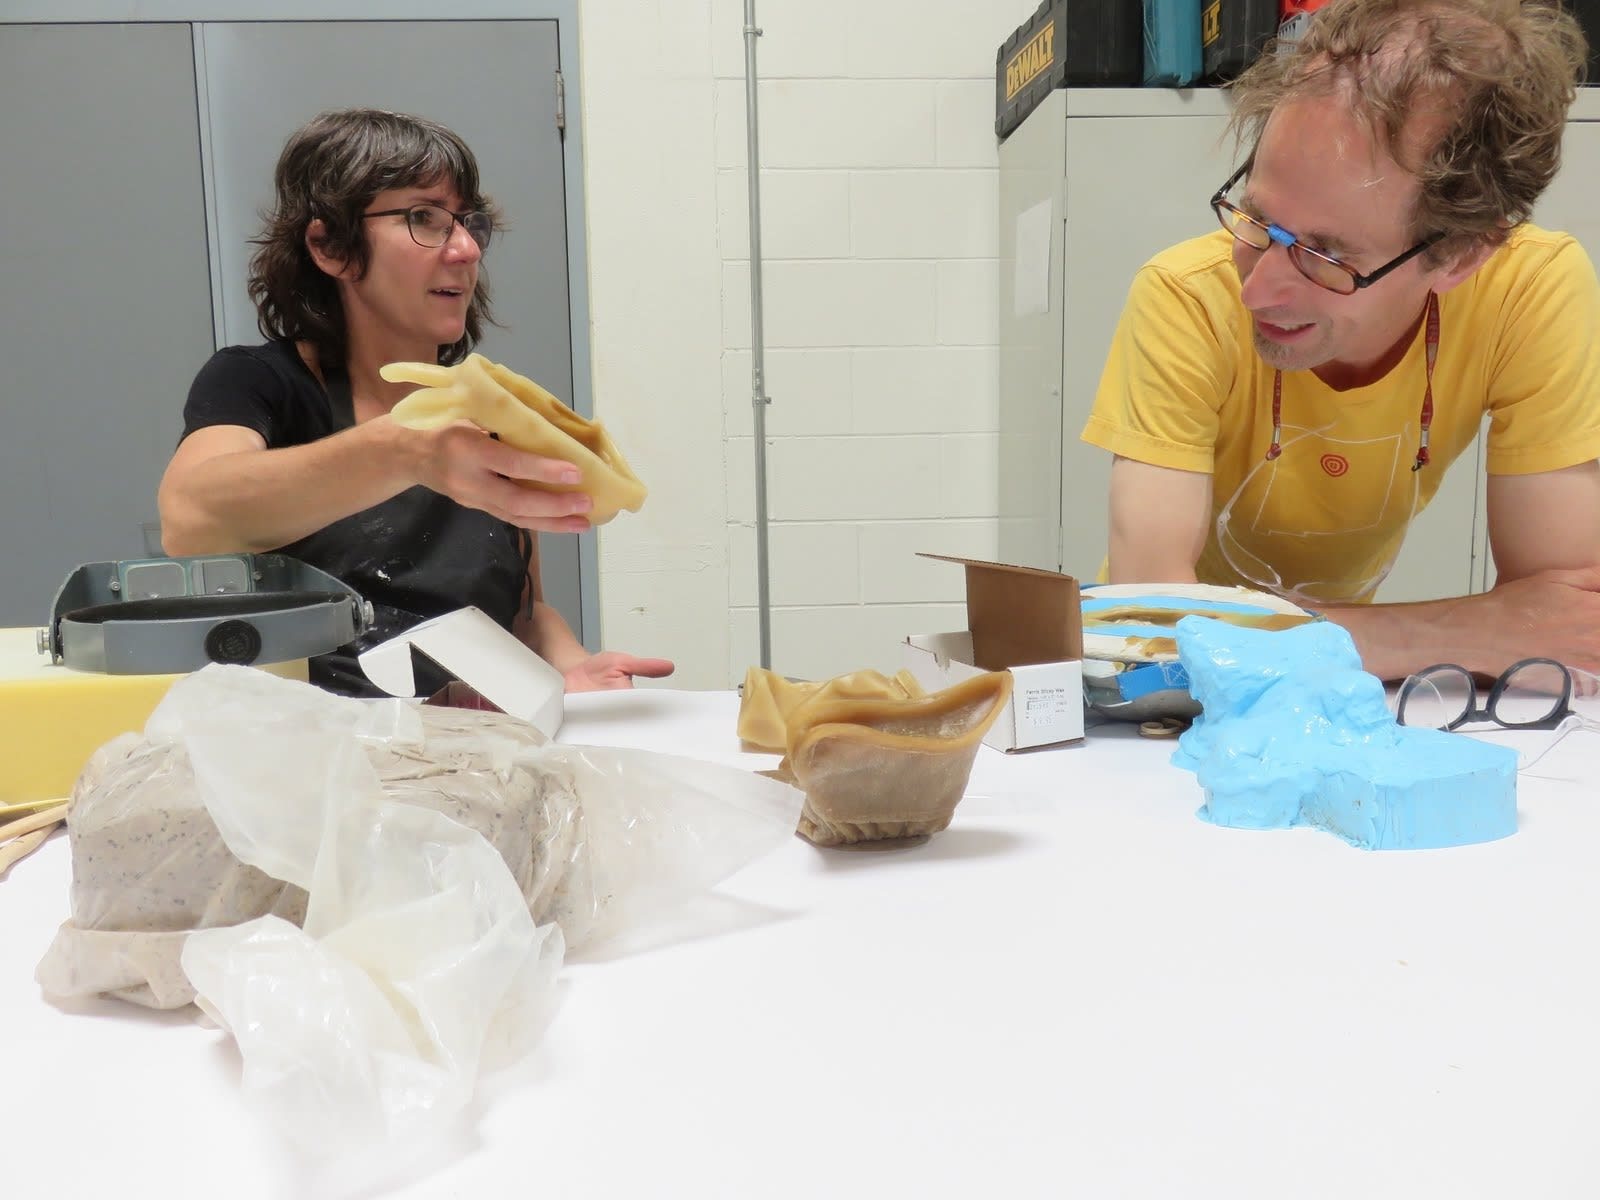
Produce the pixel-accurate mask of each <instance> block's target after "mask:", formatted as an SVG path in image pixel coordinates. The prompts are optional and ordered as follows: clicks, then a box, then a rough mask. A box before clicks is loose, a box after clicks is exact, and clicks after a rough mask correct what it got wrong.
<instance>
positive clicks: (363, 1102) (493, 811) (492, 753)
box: [39, 667, 801, 1150]
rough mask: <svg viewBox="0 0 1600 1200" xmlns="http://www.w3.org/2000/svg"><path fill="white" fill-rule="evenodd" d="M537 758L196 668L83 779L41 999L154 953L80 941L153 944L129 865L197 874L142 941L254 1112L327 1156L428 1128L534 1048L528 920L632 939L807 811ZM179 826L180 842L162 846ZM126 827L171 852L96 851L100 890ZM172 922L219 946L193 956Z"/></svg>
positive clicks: (728, 777)
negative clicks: (170, 976) (501, 1066)
mask: <svg viewBox="0 0 1600 1200" xmlns="http://www.w3.org/2000/svg"><path fill="white" fill-rule="evenodd" d="M440 721H444V722H446V723H447V724H450V723H461V722H465V723H467V724H468V725H469V726H471V728H472V730H473V732H472V734H471V737H470V740H471V741H472V742H473V743H474V748H473V749H472V750H471V751H470V752H468V751H466V750H464V749H463V748H462V744H461V743H456V742H452V740H451V738H450V737H448V736H446V737H443V738H442V739H440V740H442V741H443V742H444V743H449V744H452V745H455V746H456V749H457V750H458V751H459V752H460V754H462V755H464V756H465V757H466V758H468V759H470V760H471V761H470V765H467V766H463V764H462V763H460V762H457V763H454V764H452V763H450V762H449V761H447V760H448V759H449V755H448V754H444V755H441V754H439V753H437V752H436V751H437V747H435V746H434V745H433V741H434V740H435V739H432V738H430V726H432V725H433V724H434V723H436V722H440ZM484 722H487V724H483V723H484ZM452 727H453V726H452ZM433 732H437V730H436V729H435V730H433ZM538 739H539V735H538V734H537V733H535V732H533V731H531V729H530V728H529V727H527V726H524V725H522V724H521V723H520V722H512V721H511V720H510V719H509V718H505V717H503V716H500V715H498V714H483V713H462V712H451V711H449V710H445V711H443V712H441V713H439V714H435V713H434V712H433V711H432V710H419V709H416V708H413V707H410V706H407V705H403V704H399V703H397V702H376V703H374V702H369V701H356V700H345V699H342V698H337V697H330V696H327V695H325V694H324V693H321V692H318V691H316V690H315V689H313V688H310V687H308V686H306V685H303V684H297V683H292V682H289V681H285V680H278V679H275V678H273V677H270V676H265V675H262V674H260V673H258V672H252V671H248V670H245V669H243V668H236V667H209V668H207V669H206V670H205V671H202V672H200V673H199V674H197V675H195V676H192V677H190V678H189V679H186V680H184V681H181V682H180V683H179V684H177V685H176V686H175V687H174V688H173V689H172V691H171V692H170V693H169V694H168V697H167V699H166V700H164V701H163V703H162V705H161V706H160V707H159V708H158V709H157V711H156V713H155V714H154V715H153V716H152V718H151V721H150V724H149V726H147V730H146V734H145V737H144V738H143V739H125V740H123V741H122V742H121V743H120V744H119V745H118V746H115V747H108V748H107V749H108V753H107V754H106V755H105V756H104V757H103V759H101V760H97V765H96V770H95V771H93V772H86V776H85V783H84V785H83V786H81V787H80V789H79V793H78V796H77V798H76V800H75V802H74V803H75V812H74V817H73V821H72V826H71V836H72V837H73V839H74V875H75V878H74V893H73V894H74V913H73V918H72V919H71V920H69V921H68V922H67V924H66V925H64V926H63V928H62V930H61V932H60V933H59V934H58V937H57V939H56V943H55V944H54V945H52V947H51V950H50V952H49V954H48V955H47V956H46V959H45V960H44V962H42V963H41V964H40V968H39V979H40V982H41V984H42V985H44V988H45V990H46V992H48V993H51V994H82V993H83V992H84V991H86V990H92V989H89V988H87V987H86V986H85V985H86V983H89V982H92V981H96V980H99V981H101V982H104V981H105V980H106V979H108V978H115V977H116V975H117V972H118V971H119V970H125V969H126V962H125V961H122V960H125V959H126V958H127V955H125V954H122V953H121V951H122V950H123V949H126V948H128V947H136V948H137V947H143V946H146V945H147V944H146V943H145V941H144V939H145V938H146V937H148V936H149V933H150V932H151V931H145V930H137V929H134V930H127V929H124V930H118V929H115V928H100V929H97V930H94V931H92V932H96V933H101V934H104V935H106V936H105V937H103V938H91V939H86V938H84V937H83V936H82V935H83V933H84V930H83V929H81V928H80V927H79V926H80V921H81V918H82V917H83V915H84V914H85V913H87V912H90V911H93V912H94V913H95V915H96V916H97V917H98V918H99V920H100V923H101V925H102V926H104V925H113V926H114V925H116V924H118V923H119V922H120V923H122V924H138V923H139V922H140V921H141V920H144V921H146V923H149V922H148V920H147V918H146V916H145V915H144V914H148V913H149V912H150V911H152V910H153V908H155V907H157V905H156V898H155V897H152V896H151V895H150V894H149V893H150V890H151V889H150V888H148V887H146V882H147V881H148V880H149V879H150V878H151V875H152V873H150V872H146V871H141V870H140V862H144V863H146V864H148V863H150V862H152V861H159V862H163V863H168V864H173V865H175V864H179V863H182V862H185V861H189V862H197V863H208V864H210V867H209V869H208V870H205V871H201V872H198V873H197V875H196V877H195V878H194V879H193V880H188V881H186V880H185V878H184V877H183V876H182V872H181V871H178V870H168V871H166V872H165V874H164V875H163V873H162V872H155V873H154V874H155V875H163V880H164V881H163V882H160V883H159V884H158V885H156V889H155V890H157V891H162V890H164V891H166V892H170V893H172V896H170V897H168V900H167V901H166V902H167V903H168V908H167V910H166V913H165V916H164V917H163V923H164V924H166V925H169V926H179V928H170V929H164V930H160V931H154V932H157V933H159V934H160V935H162V936H163V939H164V940H163V941H162V943H161V945H162V949H163V952H166V953H170V951H171V950H172V949H173V948H176V949H177V951H178V953H179V954H180V955H181V969H180V971H179V972H178V976H179V980H180V981H187V983H189V984H191V985H192V986H193V989H194V991H193V993H192V994H195V995H196V999H197V1001H198V1003H200V1005H201V1006H202V1007H203V1008H204V1009H205V1010H206V1011H207V1012H208V1013H210V1014H212V1015H213V1016H214V1017H215V1018H216V1019H217V1021H218V1022H219V1023H220V1024H222V1025H223V1026H224V1027H225V1028H228V1029H230V1030H231V1031H233V1032H234V1033H235V1036H236V1037H237V1038H238V1040H239V1044H240V1050H241V1053H242V1055H243V1056H244V1059H245V1079H246V1086H247V1088H249V1089H250V1090H252V1091H253V1092H255V1093H256V1094H258V1095H259V1096H260V1098H261V1099H262V1100H263V1101H265V1102H266V1103H267V1104H268V1106H269V1109H270V1111H271V1113H272V1114H273V1115H274V1116H275V1117H276V1119H277V1121H278V1123H279V1124H280V1125H281V1126H282V1127H284V1128H285V1129H286V1130H287V1132H288V1133H289V1134H290V1135H291V1137H292V1138H293V1139H294V1140H295V1141H297V1142H299V1143H300V1144H302V1145H303V1146H304V1147H306V1148H308V1149H311V1150H327V1149H332V1148H334V1146H335V1144H336V1143H338V1142H348V1141H351V1140H355V1141H361V1140H367V1139H382V1138H393V1137H397V1136H404V1135H405V1134H406V1132H407V1131H408V1130H410V1129H413V1128H416V1127H417V1126H418V1124H419V1123H421V1122H434V1121H437V1120H438V1119H439V1118H440V1117H442V1116H446V1115H448V1114H449V1113H451V1112H453V1111H455V1110H457V1109H459V1108H460V1106H461V1105H462V1104H464V1103H465V1101H466V1099H467V1097H468V1096H470V1094H471V1089H472V1085H473V1081H474V1079H475V1077H476V1074H477V1072H478V1069H479V1067H480V1065H482V1064H486V1063H498V1062H500V1061H504V1060H506V1059H508V1058H510V1057H512V1056H515V1055H516V1054H518V1053H520V1052H522V1051H523V1050H525V1049H526V1048H527V1047H528V1046H529V1045H531V1043H532V1040H533V1038H534V1037H535V1036H536V1034H537V1031H538V1030H539V1029H540V1028H541V1027H542V1021H543V1014H544V1011H545V1009H546V1007H547V1004H548V1000H549V996H550V993H551V989H552V986H553V980H554V976H555V972H556V970H557V968H558V966H559V963H560V959H561V953H562V942H563V938H562V935H561V932H560V931H558V929H557V927H556V926H555V925H548V924H547V925H544V926H539V927H536V925H535V915H537V914H538V913H542V914H543V915H545V916H548V917H549V918H551V919H552V920H554V921H556V922H559V923H560V924H561V925H562V926H563V927H564V928H565V929H566V931H567V932H568V933H569V934H570V939H569V940H571V941H572V942H581V941H585V940H592V939H595V938H598V937H601V936H604V935H605V934H608V933H616V932H621V931H623V930H624V929H627V928H630V927H632V926H634V925H636V924H637V923H638V922H639V921H641V920H642V919H643V918H644V917H645V916H646V915H647V914H650V913H653V912H655V911H657V910H658V909H659V908H661V907H663V906H665V905H667V904H669V903H671V902H673V901H676V900H679V899H681V898H683V897H685V896H687V895H690V894H692V893H694V892H696V891H701V890H704V889H706V888H708V887H710V886H711V885H712V884H714V883H715V882H717V881H718V880H720V879H721V878H723V877H725V876H726V875H728V874H731V873H732V872H733V871H735V870H737V869H738V868H739V867H741V866H743V865H744V864H745V863H747V862H748V861H750V860H751V859H753V858H754V857H756V856H758V855H759V854H761V853H763V852H765V851H766V850H767V849H770V848H772V847H774V846H776V845H778V844H781V843H782V842H784V841H786V840H787V839H788V837H789V836H790V835H791V834H792V831H793V829H794V827H795V822H796V820H797V818H798V813H799V808H800V802H801V797H800V796H799V794H798V793H797V792H795V791H794V790H793V789H791V788H788V787H785V786H783V785H781V784H778V783H775V782H773V781H771V780H766V779H762V778H760V777H759V776H753V775H749V774H747V773H745V772H741V771H737V770H735V769H733V768H726V767H718V766H715V765H712V764H706V763H698V762H690V761H688V760H683V759H677V758H673V757H671V756H666V755H655V754H648V753H645V752H630V751H613V750H599V749H586V748H576V747H562V746H545V745H540V744H538ZM461 779H466V780H469V781H470V786H469V787H468V788H467V789H466V791H465V793H464V792H463V789H462V788H460V787H459V786H455V785H454V784H452V782H451V781H452V780H454V781H455V783H457V784H458V783H459V782H460V780H461ZM474 797H476V799H474ZM478 801H481V803H480V802H478ZM180 812H181V813H187V814H189V815H190V817H191V818H192V819H190V820H187V821H186V822H183V823H181V824H174V823H173V822H172V820H171V817H172V814H174V813H180ZM201 814H203V815H204V817H206V818H209V822H207V821H204V820H202V819H201ZM130 817H139V818H142V819H144V820H146V821H147V823H148V824H149V825H150V826H151V827H152V828H155V829H159V830H161V831H163V836H164V837H165V838H166V839H167V842H166V844H165V845H164V846H163V848H161V849H160V850H159V851H156V852H153V853H152V852H150V851H141V850H140V849H138V848H137V846H136V845H131V844H130V845H124V846H121V847H120V848H119V846H118V845H117V844H115V843H114V841H113V840H111V839H106V838H103V839H102V840H101V841H100V842H99V843H98V847H97V848H98V851H99V853H101V854H105V855H106V856H108V858H109V859H110V860H113V863H112V866H111V867H109V868H107V869H104V870H101V871H100V873H99V874H98V875H94V873H93V872H92V871H90V870H89V868H90V861H89V859H88V858H87V857H86V856H81V855H80V854H79V853H78V844H79V843H82V842H85V840H87V842H88V843H89V844H91V845H94V844H95V836H96V833H97V831H101V830H103V829H104V828H105V827H106V823H107V822H108V821H109V823H110V825H111V826H113V827H115V826H116V825H117V824H118V823H119V822H121V821H126V820H127V819H128V818H130ZM484 830H487V831H488V836H486V834H485V832H484ZM113 837H114V835H113ZM141 856H142V857H141ZM119 858H120V859H121V860H122V861H121V862H120V863H117V862H116V861H115V860H117V859H119ZM230 859H231V860H233V862H234V863H236V864H237V865H230V862H229V860H230ZM249 871H254V872H257V876H248V875H247V872H249ZM85 873H88V874H90V875H93V876H94V877H93V878H84V877H83V876H84V874H85ZM258 877H259V880H260V881H265V882H261V883H259V884H257V885H256V886H255V890H254V891H252V890H250V889H249V888H244V887H241V885H240V880H241V879H244V878H248V879H249V880H251V881H256V880H257V879H258ZM219 896H225V898H226V899H225V902H223V901H222V900H219ZM287 896H296V897H298V898H300V901H301V902H302V903H303V904H304V914H303V924H304V928H299V927H297V925H296V914H295V913H294V912H293V908H292V905H291V906H289V907H288V908H287V910H286V911H287V913H288V919H285V917H284V916H279V915H272V910H273V907H274V906H280V905H287V904H288V902H287V901H286V900H285V897H287ZM252 907H255V908H257V909H259V911H251V909H252ZM80 908H81V910H82V911H80ZM234 917H242V918H244V919H243V920H242V922H240V923H229V919H231V918H234ZM186 919H188V920H194V921H196V923H197V926H196V927H198V922H199V921H200V920H205V919H210V920H211V921H212V922H213V925H212V927H210V928H207V929H205V930H204V931H203V932H193V931H192V930H191V931H185V930H183V929H182V928H181V925H182V922H183V921H184V920H186ZM135 974H136V972H135ZM139 986H140V987H142V988H144V989H145V992H146V993H147V994H145V995H135V996H132V997H131V998H135V999H143V1000H144V1001H145V1002H159V1001H157V1000H156V999H155V997H156V995H157V994H158V993H159V994H161V995H165V996H166V997H167V999H168V1000H169V1001H170V1000H171V998H172V996H174V995H176V994H178V993H180V992H181V991H182V986H181V982H180V983H174V982H173V981H171V980H168V981H166V982H165V983H163V984H162V985H161V986H160V987H157V986H156V985H155V982H154V981H152V980H150V979H149V978H148V977H146V978H144V979H143V980H142V981H140V984H139ZM102 990H107V991H116V990H118V989H116V988H104V989H102ZM133 990H135V991H137V990H138V989H137V988H135V989H133ZM124 994H126V993H125V992H124ZM178 1002H180V1003H181V1002H182V1001H178Z"/></svg>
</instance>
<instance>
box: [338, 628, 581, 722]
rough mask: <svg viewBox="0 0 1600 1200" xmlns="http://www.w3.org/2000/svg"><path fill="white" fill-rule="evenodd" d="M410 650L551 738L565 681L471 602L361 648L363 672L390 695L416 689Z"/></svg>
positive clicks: (562, 710)
mask: <svg viewBox="0 0 1600 1200" xmlns="http://www.w3.org/2000/svg"><path fill="white" fill-rule="evenodd" d="M412 654H422V655H425V656H426V657H428V658H430V659H432V660H433V661H434V662H436V663H438V664H439V666H441V667H443V668H444V669H445V670H446V671H448V672H449V673H450V674H451V675H454V676H455V677H456V678H457V679H459V680H461V682H463V683H465V684H466V685H467V686H468V687H470V688H471V689H472V690H473V691H475V692H477V693H478V695H480V696H482V697H483V698H484V699H485V700H487V701H489V703H491V704H493V705H494V706H495V707H496V708H498V709H499V710H500V711H501V712H505V713H509V714H511V715H512V716H513V717H521V718H522V719H523V720H524V721H527V722H528V723H529V724H531V725H532V726H533V727H534V728H535V729H537V730H538V731H539V732H540V733H542V734H544V735H545V736H546V737H547V738H552V739H553V738H554V737H555V736H556V731H557V730H558V729H560V728H561V720H562V717H563V716H564V715H565V708H564V707H563V700H564V697H565V694H566V681H565V680H564V679H563V678H562V677H561V672H560V671H558V670H556V669H555V668H554V667H553V666H551V665H550V664H549V663H547V662H545V660H544V659H542V658H540V657H539V656H538V655H537V654H535V653H534V652H533V651H532V650H530V649H529V648H528V647H527V646H526V645H524V644H523V643H522V641H521V639H520V638H518V637H516V635H514V634H511V633H508V632H507V631H506V630H504V629H502V628H501V627H500V626H499V625H496V624H495V623H494V621H493V619H491V618H490V617H489V615H488V614H487V613H485V612H483V611H482V610H480V609H477V608H471V607H468V608H458V609H456V610H455V611H454V612H448V613H445V614H444V615H443V616H440V617H434V618H433V619H432V620H430V621H424V622H422V624H420V625H414V626H412V627H411V628H410V629H408V630H406V631H405V632H404V633H402V634H399V635H398V636H396V637H392V638H390V639H389V640H388V641H386V642H382V643H380V644H379V645H376V646H374V647H372V648H371V649H370V650H364V651H362V653H361V655H360V657H359V659H358V661H359V662H360V664H361V669H362V670H363V671H365V672H366V674H367V678H368V679H370V680H372V682H373V683H375V684H377V685H378V686H379V687H381V688H382V689H383V690H384V691H386V692H388V693H389V694H390V695H391V696H410V695H413V694H414V693H415V691H416V685H415V683H414V676H413V674H412V670H411V656H412Z"/></svg>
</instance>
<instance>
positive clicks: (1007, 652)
mask: <svg viewBox="0 0 1600 1200" xmlns="http://www.w3.org/2000/svg"><path fill="white" fill-rule="evenodd" d="M920 557H922V558H935V559H938V560H940V561H941V562H953V563H959V564H960V565H961V566H963V567H965V568H966V570H967V628H968V629H969V630H970V631H971V633H972V662H973V665H974V666H977V667H982V668H983V669H984V670H985V671H1004V670H1006V669H1007V668H1008V667H1024V666H1029V665H1031V664H1033V663H1050V662H1069V661H1071V660H1074V659H1081V658H1082V657H1083V607H1082V602H1081V601H1080V600H1079V598H1078V581H1077V580H1076V579H1074V578H1073V577H1072V576H1071V575H1063V574H1061V573H1060V572H1059V571H1041V570H1039V569H1038V568H1036V567H1018V566H1012V565H1010V564H1008V563H995V562H984V561H982V560H981V559H975V558H957V557H955V556H953V555H949V554H928V553H926V552H920Z"/></svg>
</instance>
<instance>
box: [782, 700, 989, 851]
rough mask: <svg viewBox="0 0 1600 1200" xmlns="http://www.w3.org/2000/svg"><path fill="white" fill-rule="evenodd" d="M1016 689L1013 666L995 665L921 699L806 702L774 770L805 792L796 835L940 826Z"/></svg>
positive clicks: (821, 838)
mask: <svg viewBox="0 0 1600 1200" xmlns="http://www.w3.org/2000/svg"><path fill="white" fill-rule="evenodd" d="M1010 698H1011V675H1010V673H1009V672H1005V671H991V672H987V673H985V674H983V675H978V676H974V677H973V678H972V679H968V680H964V681H963V682H961V683H958V684H956V685H955V686H953V687H949V688H946V689H945V690H944V691H942V692H935V693H934V694H933V695H931V696H925V697H923V698H922V699H920V700H853V699H837V700H835V699H828V700H821V701H815V702H811V703H807V704H804V705H802V706H800V707H799V708H797V709H796V710H795V712H794V713H793V715H792V716H791V718H790V720H789V725H788V729H789V744H788V755H787V757H786V758H785V759H784V761H783V764H782V765H781V766H780V767H779V769H778V772H776V774H778V776H779V777H780V778H788V779H791V780H792V781H793V782H794V784H795V785H796V786H797V787H799V788H800V789H801V790H802V791H803V792H805V796H806V799H805V805H804V808H803V809H802V811H801V814H800V825H799V832H800V834H801V835H802V836H803V837H806V838H808V839H809V840H811V841H813V842H816V843H817V844H818V845H823V846H832V845H839V844H841V843H846V842H861V841H873V840H878V839H885V838H906V837H917V836H924V835H927V834H931V833H937V832H938V831H939V830H941V829H944V828H945V827H946V826H948V825H949V824H950V819H951V817H952V816H953V815H954V814H955V809H956V805H957V804H959V803H960V801H961V797H962V794H963V793H964V792H965V791H966V787H967V779H968V777H969V776H970V775H971V774H972V762H973V759H974V758H976V757H977V754H978V747H979V746H980V745H981V744H982V742H983V735H984V734H985V733H987V732H988V731H989V727H990V726H991V725H993V724H994V721H995V718H996V717H998V716H999V715H1000V712H1001V710H1002V709H1003V708H1005V705H1006V701H1007V700H1009V699H1010Z"/></svg>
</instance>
